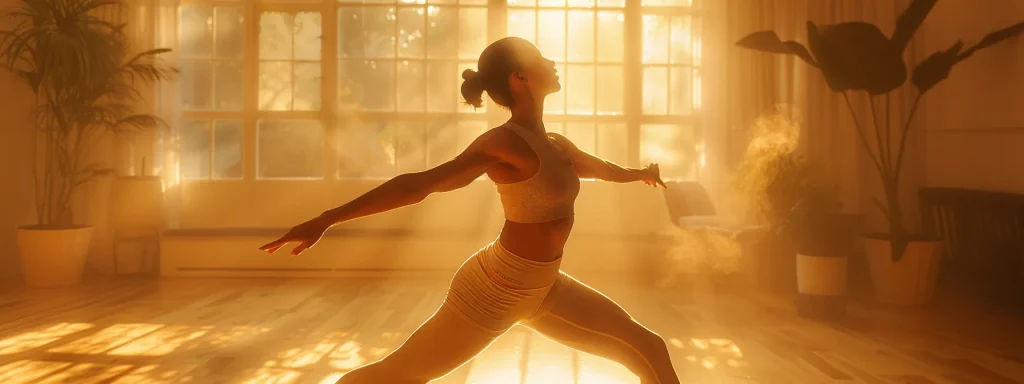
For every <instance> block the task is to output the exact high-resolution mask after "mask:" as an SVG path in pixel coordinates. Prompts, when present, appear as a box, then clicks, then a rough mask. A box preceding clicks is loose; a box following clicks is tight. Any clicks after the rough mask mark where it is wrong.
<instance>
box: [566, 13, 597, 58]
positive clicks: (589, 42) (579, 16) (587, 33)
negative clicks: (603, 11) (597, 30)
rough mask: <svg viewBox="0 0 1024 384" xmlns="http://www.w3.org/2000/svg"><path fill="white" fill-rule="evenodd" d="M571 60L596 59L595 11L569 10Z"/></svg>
mask: <svg viewBox="0 0 1024 384" xmlns="http://www.w3.org/2000/svg"><path fill="white" fill-rule="evenodd" d="M569 61H586V62H591V61H594V11H569Z"/></svg>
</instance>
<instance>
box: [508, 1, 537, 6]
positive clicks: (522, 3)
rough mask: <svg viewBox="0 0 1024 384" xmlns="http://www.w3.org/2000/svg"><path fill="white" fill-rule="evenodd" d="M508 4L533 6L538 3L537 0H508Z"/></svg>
mask: <svg viewBox="0 0 1024 384" xmlns="http://www.w3.org/2000/svg"><path fill="white" fill-rule="evenodd" d="M506 4H508V6H510V7H513V6H515V7H532V6H535V5H537V0H507V2H506Z"/></svg>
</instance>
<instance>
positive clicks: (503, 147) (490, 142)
mask: <svg viewBox="0 0 1024 384" xmlns="http://www.w3.org/2000/svg"><path fill="white" fill-rule="evenodd" d="M516 140H521V139H520V138H519V136H518V135H516V133H515V132H513V131H512V130H510V129H507V128H505V127H503V126H497V127H494V128H491V129H489V130H487V131H485V132H484V133H482V134H480V136H477V137H476V139H473V142H472V143H470V144H469V147H467V148H466V151H473V152H476V153H482V154H488V155H490V156H494V157H498V158H505V157H507V156H508V155H509V154H510V153H511V152H514V147H513V143H515V142H516Z"/></svg>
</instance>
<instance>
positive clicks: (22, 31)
mask: <svg viewBox="0 0 1024 384" xmlns="http://www.w3.org/2000/svg"><path fill="white" fill-rule="evenodd" d="M122 6H124V5H123V4H122V2H121V1H110V0H107V1H103V0H17V2H16V3H15V4H14V7H13V8H12V9H10V10H9V11H8V12H7V13H6V16H7V17H8V19H10V20H11V21H12V22H13V25H14V27H13V28H11V29H10V30H6V31H0V65H2V66H3V67H4V68H5V69H6V70H8V71H9V72H11V73H13V74H15V75H17V77H18V78H19V79H20V80H21V81H22V82H24V83H25V84H26V85H28V87H29V88H30V89H31V90H32V92H33V95H34V96H35V100H36V110H35V117H36V127H37V128H38V130H39V132H40V134H39V135H38V136H37V137H38V138H39V139H40V140H41V143H39V144H38V146H37V147H38V148H40V150H41V151H40V153H39V156H37V158H36V159H35V160H36V162H35V163H34V165H32V166H33V170H34V174H35V183H34V186H35V191H36V212H37V215H38V216H37V218H38V221H39V222H38V224H39V225H40V226H42V227H44V228H64V227H70V226H73V224H75V222H74V218H73V215H72V212H73V210H72V206H71V202H72V198H73V197H74V196H75V193H76V192H77V191H78V189H79V188H80V187H81V186H82V185H83V184H85V183H87V182H89V181H91V180H93V179H94V178H96V177H97V176H100V175H102V174H106V173H110V172H111V171H110V170H109V169H106V168H105V167H103V166H101V165H99V164H97V163H94V162H91V161H90V159H91V158H92V155H93V153H94V150H95V149H96V147H97V144H98V143H99V140H100V139H101V137H102V134H103V133H107V132H123V131H134V130H141V129H152V128H156V127H158V126H159V125H160V123H161V122H160V120H159V119H158V118H157V117H155V116H153V115H149V114H145V113H139V112H138V108H139V106H140V105H141V104H142V102H143V99H144V97H143V94H142V93H141V92H140V89H142V87H143V86H145V85H148V84H151V83H154V82H158V81H161V80H167V79H170V78H171V77H173V75H174V74H175V73H176V72H177V71H176V70H175V69H174V68H171V67H168V66H166V65H163V64H161V63H160V61H159V60H158V57H159V55H161V54H163V53H165V52H168V51H169V50H167V49H155V50H148V51H143V52H139V53H135V54H132V52H131V50H130V44H129V38H128V37H127V36H126V33H125V32H124V30H125V27H126V25H125V24H118V23H112V22H110V21H107V20H104V19H103V18H101V17H99V16H97V15H98V14H101V13H102V12H103V11H104V10H106V9H107V8H113V7H122Z"/></svg>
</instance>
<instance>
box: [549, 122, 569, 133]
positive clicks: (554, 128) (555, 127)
mask: <svg viewBox="0 0 1024 384" xmlns="http://www.w3.org/2000/svg"><path fill="white" fill-rule="evenodd" d="M544 130H545V131H548V132H551V133H557V134H559V135H565V122H561V121H556V122H553V123H544Z"/></svg>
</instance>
